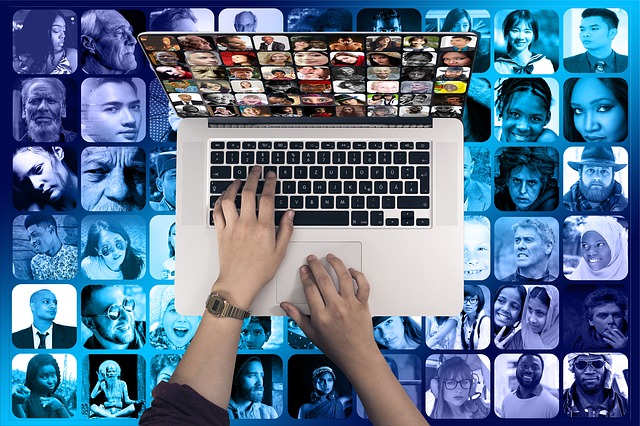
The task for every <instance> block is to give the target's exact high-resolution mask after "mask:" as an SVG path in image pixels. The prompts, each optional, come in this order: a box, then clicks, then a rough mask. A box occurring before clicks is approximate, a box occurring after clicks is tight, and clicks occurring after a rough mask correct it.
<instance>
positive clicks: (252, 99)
mask: <svg viewBox="0 0 640 426" xmlns="http://www.w3.org/2000/svg"><path fill="white" fill-rule="evenodd" d="M242 103H244V104H245V105H260V104H261V103H262V101H261V100H260V98H259V97H258V96H251V95H249V96H245V97H244V98H242Z"/></svg>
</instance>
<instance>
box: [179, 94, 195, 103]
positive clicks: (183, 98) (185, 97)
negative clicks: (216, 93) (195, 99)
mask: <svg viewBox="0 0 640 426" xmlns="http://www.w3.org/2000/svg"><path fill="white" fill-rule="evenodd" d="M178 98H180V100H181V101H183V102H191V99H192V98H191V95H187V94H184V93H181V94H179V95H178Z"/></svg>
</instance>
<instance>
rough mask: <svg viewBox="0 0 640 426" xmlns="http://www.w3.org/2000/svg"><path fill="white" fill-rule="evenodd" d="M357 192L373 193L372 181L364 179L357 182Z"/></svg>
mask: <svg viewBox="0 0 640 426" xmlns="http://www.w3.org/2000/svg"><path fill="white" fill-rule="evenodd" d="M358 193H359V194H371V193H373V182H371V181H369V180H365V181H362V182H359V183H358Z"/></svg>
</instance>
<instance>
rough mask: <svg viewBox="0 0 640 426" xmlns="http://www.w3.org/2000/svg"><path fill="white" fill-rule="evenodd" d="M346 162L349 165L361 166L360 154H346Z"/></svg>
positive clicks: (352, 152) (353, 152)
mask: <svg viewBox="0 0 640 426" xmlns="http://www.w3.org/2000/svg"><path fill="white" fill-rule="evenodd" d="M347 162H348V163H349V164H362V153H361V152H360V151H351V152H349V153H348V154H347Z"/></svg>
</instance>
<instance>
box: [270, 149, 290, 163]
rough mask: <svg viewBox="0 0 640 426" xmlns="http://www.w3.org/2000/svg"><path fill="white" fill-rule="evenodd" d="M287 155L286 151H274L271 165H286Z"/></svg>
mask: <svg viewBox="0 0 640 426" xmlns="http://www.w3.org/2000/svg"><path fill="white" fill-rule="evenodd" d="M285 155H286V153H285V152H284V151H273V152H272V153H271V164H284V158H285Z"/></svg>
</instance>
